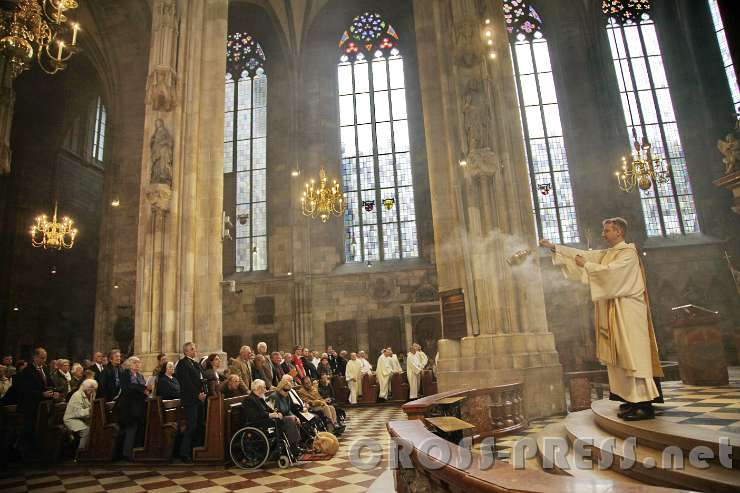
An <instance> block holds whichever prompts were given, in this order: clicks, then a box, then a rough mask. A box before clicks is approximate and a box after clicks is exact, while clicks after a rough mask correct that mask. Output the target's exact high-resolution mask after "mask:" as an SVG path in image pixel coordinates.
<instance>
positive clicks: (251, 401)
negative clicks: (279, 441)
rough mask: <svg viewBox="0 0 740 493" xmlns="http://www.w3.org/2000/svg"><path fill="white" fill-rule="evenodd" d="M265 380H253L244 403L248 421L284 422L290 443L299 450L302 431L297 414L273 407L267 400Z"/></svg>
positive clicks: (255, 422)
mask: <svg viewBox="0 0 740 493" xmlns="http://www.w3.org/2000/svg"><path fill="white" fill-rule="evenodd" d="M265 392H266V389H265V381H264V380H260V379H257V380H255V381H253V382H252V392H251V393H250V394H249V396H248V397H247V398H246V399H245V400H244V403H243V404H242V406H243V408H244V412H245V414H246V418H247V423H249V424H268V425H269V424H272V422H273V420H278V421H279V422H281V423H282V426H283V430H284V431H285V436H286V437H287V438H288V441H289V442H290V445H291V446H292V447H294V448H295V449H296V450H298V451H299V452H300V450H299V448H298V447H299V443H300V440H301V432H300V429H299V428H298V426H299V424H298V423H299V421H298V418H296V417H295V416H283V415H282V414H281V413H279V412H277V411H275V410H274V409H273V408H271V407H270V406H269V405H268V404H267V402H265Z"/></svg>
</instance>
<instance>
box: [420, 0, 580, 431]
mask: <svg viewBox="0 0 740 493" xmlns="http://www.w3.org/2000/svg"><path fill="white" fill-rule="evenodd" d="M414 16H415V25H416V35H417V46H418V57H419V70H420V72H421V74H420V80H421V93H422V100H423V104H424V126H425V134H426V141H427V142H426V143H427V149H428V161H429V181H430V188H431V193H432V199H433V200H432V215H433V220H434V234H435V244H436V252H437V273H438V277H439V288H440V291H445V290H449V289H455V288H463V289H464V291H465V298H466V309H467V313H468V323H469V327H468V337H464V338H462V339H461V340H460V341H453V340H442V341H440V344H439V365H438V378H439V388H440V391H443V390H449V389H457V388H475V387H478V388H481V387H487V386H491V385H496V384H501V383H509V382H514V381H521V382H524V384H525V390H524V403H525V410H526V412H527V415H528V416H529V417H530V418H533V417H538V416H547V415H551V414H555V413H559V412H562V411H564V408H565V398H564V391H563V385H562V368H561V366H560V363H559V360H558V354H557V351H556V350H555V341H554V338H553V335H552V333H550V332H549V331H548V329H547V319H546V315H545V301H544V293H543V286H542V278H541V274H540V269H539V264H538V259H537V256H536V253H535V254H530V255H526V254H524V260H523V262H521V263H517V262H512V265H510V264H509V262H507V258H509V257H511V256H512V255H514V254H515V253H517V252H520V251H523V250H529V251H530V252H536V248H537V244H536V242H537V238H536V233H535V227H534V220H533V218H532V212H531V211H532V206H531V198H530V191H529V180H528V177H527V168H526V166H527V164H526V159H525V154H524V142H523V137H522V129H521V123H520V118H519V114H518V111H519V110H518V103H517V99H516V86H515V81H514V75H513V70H512V64H511V59H510V55H509V47H508V37H507V33H506V29H505V23H504V19H503V11H502V7H501V2H500V0H415V2H414ZM486 18H488V19H490V20H491V23H490V24H489V25H485V24H484V22H485V19H486ZM485 29H488V30H490V31H492V33H493V36H492V39H493V42H494V44H493V47H492V48H493V49H494V50H495V51H496V53H497V57H496V58H495V59H489V58H488V57H487V56H486V54H485V51H484V49H483V48H484V46H486V45H485V44H484V43H485V39H486V38H485V36H484V34H483V33H484V30H485ZM450 38H452V39H454V43H453V44H452V49H450V41H449V40H450ZM461 156H463V157H464V159H465V163H466V164H465V165H464V166H461V165H460V164H459V160H460V157H461Z"/></svg>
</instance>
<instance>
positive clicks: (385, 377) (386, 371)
mask: <svg viewBox="0 0 740 493" xmlns="http://www.w3.org/2000/svg"><path fill="white" fill-rule="evenodd" d="M396 364H398V362H397V361H396ZM399 367H400V366H399ZM396 371H397V370H396V368H395V366H394V364H393V357H392V356H391V354H390V351H389V350H385V351H384V352H383V354H382V355H381V356H380V358H378V365H377V367H376V368H375V374H376V375H377V376H378V385H379V386H380V393H379V394H378V397H379V398H381V399H388V391H389V390H390V387H391V377H392V376H393V374H394V373H396Z"/></svg>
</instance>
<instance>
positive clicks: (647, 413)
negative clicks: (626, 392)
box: [621, 406, 655, 421]
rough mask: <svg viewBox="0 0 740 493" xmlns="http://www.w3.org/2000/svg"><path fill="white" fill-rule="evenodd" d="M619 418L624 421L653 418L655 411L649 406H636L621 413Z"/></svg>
mask: <svg viewBox="0 0 740 493" xmlns="http://www.w3.org/2000/svg"><path fill="white" fill-rule="evenodd" d="M621 418H622V419H623V420H625V421H642V420H645V419H655V411H653V408H652V406H651V407H642V406H640V407H636V408H633V409H632V410H630V411H629V412H627V413H625V414H623V415H622V416H621Z"/></svg>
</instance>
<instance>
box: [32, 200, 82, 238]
mask: <svg viewBox="0 0 740 493" xmlns="http://www.w3.org/2000/svg"><path fill="white" fill-rule="evenodd" d="M73 223H74V221H72V220H71V219H70V218H68V217H63V218H62V221H61V222H59V221H57V204H56V203H55V204H54V216H53V217H52V219H51V221H49V219H48V217H47V216H46V214H42V215H40V216H36V224H34V225H33V226H31V244H32V245H33V246H34V247H36V248H39V247H44V249H45V250H48V249H53V250H62V249H66V250H69V249H70V248H72V246H73V245H74V244H75V236H77V228H73V227H72V224H73Z"/></svg>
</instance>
